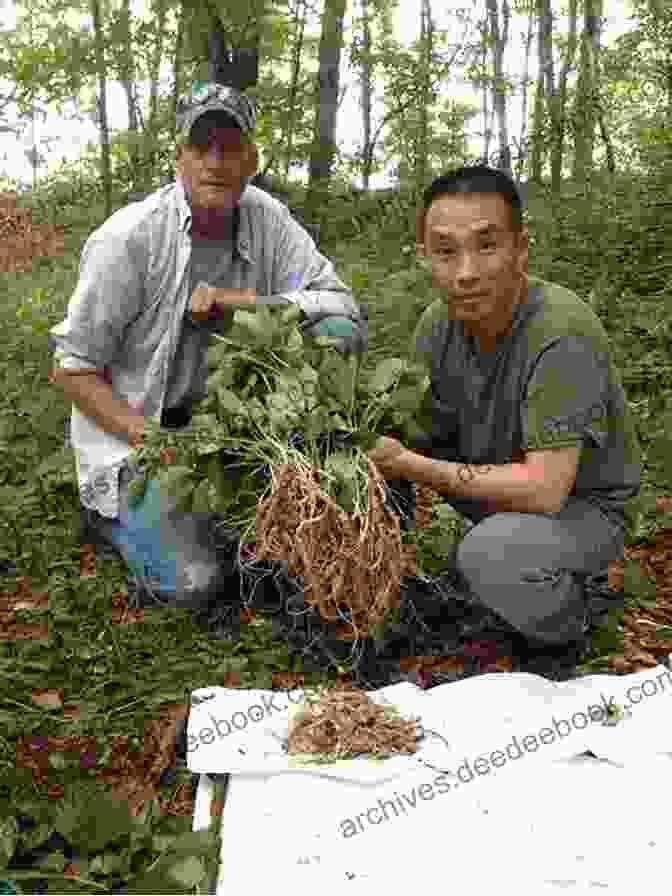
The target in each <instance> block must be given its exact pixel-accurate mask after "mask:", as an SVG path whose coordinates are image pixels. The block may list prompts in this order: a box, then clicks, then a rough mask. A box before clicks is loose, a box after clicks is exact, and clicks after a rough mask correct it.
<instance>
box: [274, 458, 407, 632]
mask: <svg viewBox="0 0 672 896" xmlns="http://www.w3.org/2000/svg"><path fill="white" fill-rule="evenodd" d="M368 464H369V481H368V506H367V510H366V512H365V513H346V511H344V510H343V509H342V508H340V507H339V506H338V505H337V504H336V502H335V501H334V500H333V499H332V498H331V497H329V496H328V495H326V494H324V492H323V491H322V490H321V488H320V480H319V469H318V468H317V467H315V466H313V465H308V464H278V465H274V466H273V467H272V485H271V494H270V495H269V496H268V497H267V498H265V499H263V500H261V501H259V503H258V505H257V538H256V544H257V558H258V559H259V560H286V561H287V569H288V572H289V574H290V575H291V576H301V577H302V578H303V582H304V600H305V603H306V606H307V607H316V608H317V610H318V612H319V614H320V617H321V618H322V619H323V620H324V621H325V622H332V623H343V622H346V623H348V624H349V625H351V626H352V628H353V629H354V634H355V637H361V638H366V637H368V636H369V633H368V626H369V625H370V624H372V623H373V624H375V623H380V622H382V621H383V619H384V614H385V611H386V610H388V609H394V608H396V607H397V606H398V605H399V600H400V584H401V575H402V572H401V567H402V557H401V529H400V527H399V519H398V517H397V515H396V514H395V513H394V512H393V511H391V510H388V508H387V507H386V506H385V487H384V480H383V478H382V476H381V475H380V473H379V472H378V470H377V469H376V467H375V465H374V464H373V463H372V462H371V461H370V460H369V462H368Z"/></svg>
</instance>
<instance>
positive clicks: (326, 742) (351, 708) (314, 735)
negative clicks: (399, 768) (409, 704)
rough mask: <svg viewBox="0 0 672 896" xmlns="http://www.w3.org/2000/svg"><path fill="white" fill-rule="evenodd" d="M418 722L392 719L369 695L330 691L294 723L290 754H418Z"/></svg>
mask: <svg viewBox="0 0 672 896" xmlns="http://www.w3.org/2000/svg"><path fill="white" fill-rule="evenodd" d="M416 749H417V732H416V723H415V722H414V721H406V720H404V719H398V718H390V716H389V710H388V711H386V708H385V707H384V706H381V705H379V704H377V703H373V702H372V701H371V700H370V699H369V696H368V694H367V693H366V691H358V690H354V689H348V690H345V689H327V688H323V689H322V690H321V691H320V696H319V699H318V700H314V701H309V702H308V706H307V707H306V708H305V709H304V710H302V712H301V713H300V714H299V715H297V717H296V718H295V719H294V720H293V722H291V723H290V729H289V738H288V741H287V752H288V753H290V754H291V753H331V754H338V755H348V756H350V755H359V754H362V753H379V754H380V753H382V754H388V753H415V752H416Z"/></svg>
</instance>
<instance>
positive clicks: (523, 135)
mask: <svg viewBox="0 0 672 896" xmlns="http://www.w3.org/2000/svg"><path fill="white" fill-rule="evenodd" d="M533 28H534V15H533V12H532V7H530V13H529V17H528V20H527V35H526V37H525V67H524V69H523V115H522V120H521V126H520V146H519V149H518V164H517V166H516V168H517V170H516V178H517V179H518V180H520V178H521V175H522V171H523V164H524V161H525V160H526V159H527V157H528V154H529V150H528V147H527V145H526V144H527V88H528V86H529V80H530V47H531V46H532V37H533Z"/></svg>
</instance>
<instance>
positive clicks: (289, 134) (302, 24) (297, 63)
mask: <svg viewBox="0 0 672 896" xmlns="http://www.w3.org/2000/svg"><path fill="white" fill-rule="evenodd" d="M306 15H307V7H306V0H297V3H296V7H295V12H294V29H295V35H296V36H295V38H294V45H293V47H292V79H291V81H290V84H289V91H288V94H287V129H286V131H285V134H286V137H285V180H288V179H289V169H290V168H291V165H292V152H293V151H294V146H293V143H294V121H295V119H296V98H297V95H298V91H299V77H300V75H301V56H302V54H303V35H304V32H305V30H306Z"/></svg>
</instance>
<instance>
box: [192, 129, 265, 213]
mask: <svg viewBox="0 0 672 896" xmlns="http://www.w3.org/2000/svg"><path fill="white" fill-rule="evenodd" d="M176 152H177V156H176V165H175V170H176V171H177V174H178V175H179V176H180V177H181V178H182V181H183V184H184V188H185V191H186V192H187V193H188V195H189V196H190V197H191V202H192V204H193V205H195V206H196V207H199V208H227V209H230V208H233V207H234V205H236V203H237V202H238V200H239V199H240V196H241V193H242V191H243V178H246V177H252V176H253V175H254V173H255V171H256V170H257V160H258V157H257V147H256V146H255V144H254V143H253V142H252V141H251V139H250V138H248V137H247V136H246V135H244V134H243V133H242V132H241V130H240V128H237V127H235V126H234V124H233V122H232V121H230V120H229V119H228V118H226V117H224V118H223V117H222V116H218V115H216V114H213V115H203V116H202V117H201V118H199V119H198V120H197V121H196V123H195V125H194V127H193V128H192V131H191V142H190V143H189V144H184V145H183V144H179V145H178V146H177V150H176Z"/></svg>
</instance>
